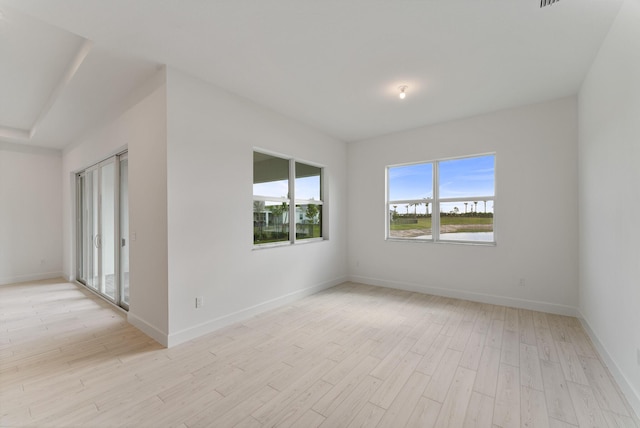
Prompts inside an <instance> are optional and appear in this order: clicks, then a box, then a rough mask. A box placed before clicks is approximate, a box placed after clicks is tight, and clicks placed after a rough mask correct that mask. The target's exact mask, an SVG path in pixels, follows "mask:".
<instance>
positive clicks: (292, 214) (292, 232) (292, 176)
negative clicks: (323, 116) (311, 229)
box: [251, 148, 328, 249]
mask: <svg viewBox="0 0 640 428" xmlns="http://www.w3.org/2000/svg"><path fill="white" fill-rule="evenodd" d="M254 152H257V153H261V154H264V155H268V156H273V157H277V158H280V159H283V160H286V161H288V162H289V180H288V185H289V197H288V198H278V197H272V196H263V195H253V199H252V207H253V201H263V202H274V201H275V202H282V203H286V204H287V205H288V206H289V213H288V218H289V240H287V241H278V242H267V243H263V244H256V243H255V242H252V244H253V248H254V249H262V248H271V247H282V246H289V245H295V244H307V243H311V242H320V241H325V240H327V239H328V237H327V233H326V231H325V230H326V229H325V225H326V224H327V223H326V218H325V214H326V213H325V211H326V210H325V208H324V206H325V196H324V189H325V168H326V167H325V166H324V165H321V164H318V163H315V162H309V161H306V160H301V159H297V158H293V157H291V156H287V155H283V154H281V153H276V152H272V151H269V150H264V149H260V148H254V149H253V151H252V152H251V153H252V154H253V153H254ZM296 162H297V163H303V164H305V165H309V166H312V167H316V168H320V200H316V199H297V198H296V197H295V194H296V193H295V187H296ZM251 193H253V192H251ZM291 201H293V203H291ZM309 204H313V205H319V206H320V221H321V230H322V232H321V236H320V237H318V238H305V239H298V238H296V228H297V224H296V205H309ZM251 211H252V216H253V208H252V210H251ZM252 222H253V220H252Z"/></svg>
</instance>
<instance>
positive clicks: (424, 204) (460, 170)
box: [387, 154, 496, 243]
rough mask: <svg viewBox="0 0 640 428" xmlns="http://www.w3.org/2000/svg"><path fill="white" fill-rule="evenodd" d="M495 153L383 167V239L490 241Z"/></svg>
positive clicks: (492, 226)
mask: <svg viewBox="0 0 640 428" xmlns="http://www.w3.org/2000/svg"><path fill="white" fill-rule="evenodd" d="M495 200H496V197H495V154H489V155H481V156H473V157H465V158H458V159H446V160H437V161H432V162H425V163H417V164H411V165H398V166H389V167H388V168H387V217H388V218H387V239H394V240H417V241H430V242H467V243H495V234H494V209H495Z"/></svg>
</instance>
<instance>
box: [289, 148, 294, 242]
mask: <svg viewBox="0 0 640 428" xmlns="http://www.w3.org/2000/svg"><path fill="white" fill-rule="evenodd" d="M288 196H289V240H290V242H291V243H292V244H295V242H296V161H295V160H294V159H289V195H288Z"/></svg>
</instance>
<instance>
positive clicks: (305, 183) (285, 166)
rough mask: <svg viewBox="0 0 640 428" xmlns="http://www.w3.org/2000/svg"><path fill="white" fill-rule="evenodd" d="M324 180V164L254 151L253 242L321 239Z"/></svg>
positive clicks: (291, 241)
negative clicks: (319, 164)
mask: <svg viewBox="0 0 640 428" xmlns="http://www.w3.org/2000/svg"><path fill="white" fill-rule="evenodd" d="M322 180H323V168H322V167H319V166H314V165H309V164H307V163H303V162H299V161H296V160H294V159H287V158H284V157H281V156H276V155H271V154H266V153H262V152H257V151H254V152H253V243H254V244H256V245H262V244H273V243H295V242H296V241H301V240H313V239H322V238H323V233H322V215H323V204H324V203H323V200H322ZM290 219H293V220H294V221H293V222H292V221H290Z"/></svg>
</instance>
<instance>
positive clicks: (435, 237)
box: [385, 152, 498, 246]
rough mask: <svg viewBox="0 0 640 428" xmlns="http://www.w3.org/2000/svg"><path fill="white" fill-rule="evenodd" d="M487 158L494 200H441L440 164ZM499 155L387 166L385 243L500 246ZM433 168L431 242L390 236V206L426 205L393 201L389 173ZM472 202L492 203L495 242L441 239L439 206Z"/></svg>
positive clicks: (472, 198) (486, 154) (470, 156)
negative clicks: (405, 168)
mask: <svg viewBox="0 0 640 428" xmlns="http://www.w3.org/2000/svg"><path fill="white" fill-rule="evenodd" d="M485 156H493V196H465V197H458V198H440V195H439V191H440V170H439V165H440V162H446V161H451V160H462V159H472V158H479V157H485ZM497 162H498V161H497V155H496V153H495V152H489V153H480V154H474V155H468V156H457V157H450V158H442V159H435V160H430V161H423V162H408V163H402V164H395V165H387V166H386V167H385V240H387V241H396V242H423V243H446V244H464V245H484V246H495V245H497V228H496V212H495V209H496V201H497V198H498V195H497V187H498V186H497V181H498V180H497ZM425 164H431V165H432V174H433V180H432V181H433V189H432V195H433V196H432V198H430V199H429V201H430V202H429V203H430V204H431V205H432V210H431V239H414V238H399V237H395V236H390V231H391V230H390V229H391V217H390V216H391V211H390V209H389V207H390V206H391V205H406V204H414V203H424V202H425V200H424V199H403V200H390V199H389V191H390V189H389V170H390V169H392V168H398V167H403V166H409V165H425ZM469 200H478V201H487V202H489V201H491V202H493V210H494V212H493V241H465V240H449V239H441V238H440V204H442V203H446V202H466V201H469Z"/></svg>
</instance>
